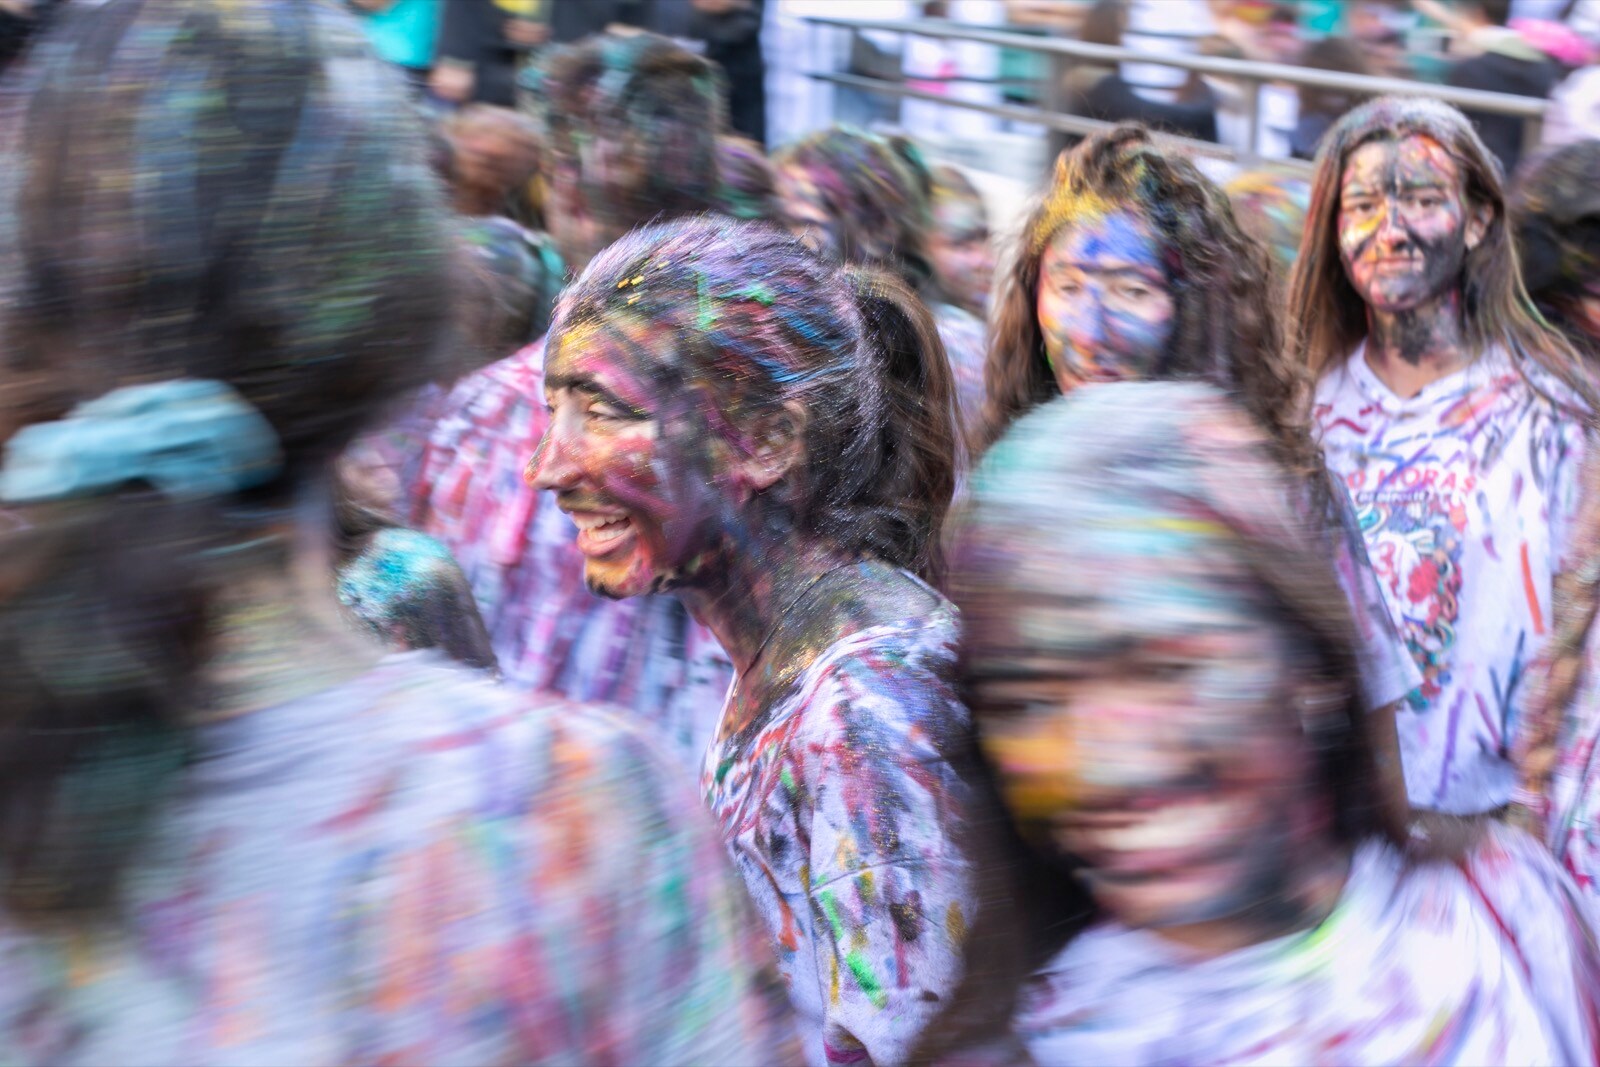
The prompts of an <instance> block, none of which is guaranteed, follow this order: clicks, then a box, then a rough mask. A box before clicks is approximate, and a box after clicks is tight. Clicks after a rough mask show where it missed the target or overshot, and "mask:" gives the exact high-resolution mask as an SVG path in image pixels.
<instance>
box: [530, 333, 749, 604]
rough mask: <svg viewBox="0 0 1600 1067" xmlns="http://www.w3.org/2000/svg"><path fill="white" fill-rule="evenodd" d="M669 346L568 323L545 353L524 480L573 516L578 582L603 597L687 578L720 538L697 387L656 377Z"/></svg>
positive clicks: (656, 337) (709, 444)
mask: <svg viewBox="0 0 1600 1067" xmlns="http://www.w3.org/2000/svg"><path fill="white" fill-rule="evenodd" d="M671 346H672V340H671V338H670V337H667V336H664V335H663V334H662V333H661V332H660V331H654V332H652V331H650V330H648V329H646V328H644V327H642V326H640V325H638V324H636V323H631V322H625V321H615V322H609V323H607V324H605V325H602V326H586V327H581V328H578V329H574V330H570V331H568V332H566V333H565V334H563V335H562V336H560V337H557V338H554V339H553V340H552V343H551V345H550V347H549V349H548V350H547V351H546V353H545V399H546V402H547V404H548V406H549V409H550V422H549V427H548V428H547V429H546V430H545V435H544V438H543V440H541V441H540V442H539V447H538V450H537V451H536V452H535V454H534V457H533V460H532V461H531V462H530V463H529V465H528V479H529V481H530V482H531V483H532V484H533V485H535V486H537V487H538V488H540V489H550V490H553V491H554V492H555V494H556V503H557V505H558V506H559V507H560V508H561V510H562V511H564V512H566V513H567V514H568V515H570V516H571V517H572V519H573V521H574V522H575V523H577V526H578V539H577V546H578V551H579V552H581V553H582V554H583V556H584V560H585V565H584V577H585V579H586V580H587V582H588V584H589V588H590V589H591V590H593V591H594V592H596V593H599V594H601V595H602V596H609V597H616V598H621V597H630V596H639V595H641V594H645V593H655V592H663V591H666V590H669V589H675V588H679V587H681V586H684V585H686V584H690V583H692V582H693V581H694V580H695V578H696V576H697V575H699V574H701V573H702V571H703V568H704V566H705V564H706V562H707V560H708V559H709V558H711V557H712V556H714V555H715V554H716V552H717V550H718V548H719V546H720V545H721V543H722V536H721V535H722V531H723V530H724V529H725V521H724V515H725V512H724V507H723V505H724V503H725V502H724V500H723V497H722V494H721V493H720V491H719V490H718V488H717V485H718V481H719V475H718V471H719V469H720V464H719V457H720V456H721V451H722V450H721V449H720V447H719V445H718V443H717V442H716V441H715V440H714V439H713V438H712V436H711V435H710V434H709V433H707V432H706V428H705V422H704V420H703V419H701V418H699V417H698V416H697V414H696V413H695V412H694V410H693V407H692V396H693V392H694V391H692V390H688V389H670V388H666V387H664V386H663V385H661V384H660V383H661V382H662V381H663V380H664V379H665V378H666V377H668V376H669V375H668V374H664V373H663V371H664V368H665V366H666V365H667V364H668V363H669V362H670V361H671V360H672V359H674V353H673V352H672V351H671Z"/></svg>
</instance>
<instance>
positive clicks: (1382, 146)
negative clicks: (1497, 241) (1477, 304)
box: [1338, 134, 1488, 312]
mask: <svg viewBox="0 0 1600 1067" xmlns="http://www.w3.org/2000/svg"><path fill="white" fill-rule="evenodd" d="M1487 225H1488V214H1487V212H1486V211H1485V210H1484V209H1481V208H1474V207H1473V206H1472V205H1469V204H1468V203H1467V200H1466V195H1465V185H1464V182H1463V179H1462V173H1461V169H1460V167H1459V166H1458V165H1457V163H1456V160H1455V158H1454V157H1453V156H1451V154H1450V153H1449V151H1447V150H1446V149H1445V147H1444V146H1443V145H1441V144H1440V143H1439V142H1438V141H1435V140H1434V139H1433V138H1431V137H1425V136H1422V135H1420V134H1414V135H1412V136H1410V137H1406V138H1404V139H1402V140H1399V141H1369V142H1368V143H1366V144H1364V145H1362V146H1361V147H1359V148H1357V149H1356V150H1355V151H1354V152H1352V153H1350V157H1349V160H1348V161H1347V162H1346V163H1345V167H1344V172H1343V174H1342V175H1341V177H1340V182H1339V219H1338V227H1339V258H1340V260H1341V261H1342V262H1343V264H1344V270H1345V276H1346V277H1347V278H1349V279H1350V284H1351V285H1352V286H1353V287H1354V288H1355V290H1356V292H1358V293H1360V294H1361V299H1362V300H1364V301H1366V303H1367V304H1368V305H1369V306H1370V307H1372V308H1373V309H1375V310H1378V311H1384V312H1398V311H1409V310H1411V309H1414V308H1417V307H1420V306H1422V305H1424V304H1427V303H1428V302H1430V301H1432V300H1435V299H1437V298H1438V297H1440V296H1442V295H1444V294H1445V293H1448V292H1451V291H1453V290H1454V289H1455V288H1456V287H1457V286H1458V285H1460V283H1461V270H1462V265H1463V263H1464V262H1465V260H1466V256H1467V250H1468V249H1469V248H1471V247H1473V246H1475V245H1476V244H1477V243H1478V241H1479V240H1480V239H1482V237H1483V233H1484V230H1485V229H1486V227H1487Z"/></svg>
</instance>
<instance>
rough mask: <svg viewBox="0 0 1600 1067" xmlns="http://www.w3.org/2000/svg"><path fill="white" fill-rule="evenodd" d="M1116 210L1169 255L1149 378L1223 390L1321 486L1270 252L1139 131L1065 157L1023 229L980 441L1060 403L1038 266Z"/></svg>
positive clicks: (996, 337)
mask: <svg viewBox="0 0 1600 1067" xmlns="http://www.w3.org/2000/svg"><path fill="white" fill-rule="evenodd" d="M1109 210H1128V211H1131V212H1133V213H1134V214H1136V215H1138V216H1139V217H1140V218H1141V219H1143V220H1145V222H1146V223H1147V224H1148V225H1149V226H1150V228H1151V230H1152V231H1153V233H1154V236H1155V237H1156V239H1157V241H1158V242H1159V243H1160V244H1162V245H1163V246H1164V252H1165V255H1166V257H1167V262H1168V276H1169V279H1170V280H1169V284H1170V286H1171V288H1172V291H1173V295H1174V298H1175V304H1176V310H1175V319H1176V322H1175V328H1174V331H1173V335H1172V339H1171V341H1170V342H1169V343H1168V346H1167V352H1166V355H1165V357H1164V359H1163V362H1162V363H1161V365H1160V366H1159V367H1158V368H1157V370H1156V373H1155V375H1154V377H1156V378H1157V379H1183V380H1196V381H1207V382H1210V383H1212V384H1213V385H1215V386H1217V387H1219V388H1221V389H1224V390H1226V391H1227V392H1229V393H1230V394H1232V395H1233V396H1234V397H1235V398H1236V399H1237V400H1238V401H1239V402H1240V403H1241V404H1242V405H1243V406H1244V407H1245V409H1246V410H1247V411H1248V412H1249V414H1250V415H1251V416H1252V417H1253V418H1254V419H1255V420H1256V422H1257V423H1258V424H1259V425H1260V426H1261V428H1262V429H1263V430H1265V431H1266V432H1267V434H1268V437H1269V438H1270V439H1271V440H1272V442H1273V446H1274V448H1275V449H1276V451H1277V454H1278V459H1279V460H1280V461H1281V462H1282V463H1283V464H1284V466H1286V467H1287V468H1288V469H1289V470H1292V471H1295V472H1296V473H1299V474H1301V475H1303V476H1305V477H1307V478H1310V479H1311V480H1312V483H1313V484H1314V485H1316V486H1321V484H1322V482H1323V481H1324V479H1323V477H1322V476H1321V472H1322V469H1323V468H1322V460H1321V455H1320V453H1319V451H1318V449H1317V447H1316V444H1315V443H1314V442H1313V440H1312V438H1311V433H1310V429H1309V423H1308V416H1309V412H1308V407H1307V396H1308V390H1307V383H1306V381H1305V375H1304V374H1303V372H1302V371H1300V369H1299V368H1298V367H1296V366H1295V365H1294V364H1292V363H1290V362H1289V361H1288V360H1286V359H1284V357H1283V353H1282V351H1281V347H1280V337H1279V332H1278V320H1277V316H1276V314H1275V313H1274V311H1273V309H1272V307H1271V306H1270V304H1269V302H1268V301H1266V300H1265V299H1263V297H1264V295H1265V294H1267V293H1269V292H1270V291H1271V277H1272V267H1271V260H1270V258H1269V253H1268V252H1267V251H1266V249H1265V248H1264V247H1263V246H1262V245H1261V243H1260V242H1259V241H1256V240H1254V239H1253V238H1251V237H1249V236H1248V235H1246V234H1245V232H1244V231H1243V230H1242V229H1240V227H1239V224H1238V222H1237V221H1235V219H1234V216H1233V209H1232V207H1231V206H1230V205H1229V203H1228V198H1227V196H1225V195H1224V194H1223V192H1222V190H1221V189H1219V188H1217V186H1216V185H1215V184H1213V183H1212V182H1211V181H1210V180H1208V179H1207V178H1206V177H1205V176H1204V175H1202V174H1201V173H1200V172H1199V171H1198V170H1196V169H1195V167H1194V164H1192V163H1190V162H1189V161H1188V160H1187V159H1185V158H1184V157H1182V156H1180V155H1177V154H1175V153H1172V152H1168V151H1166V150H1164V149H1162V148H1161V147H1159V146H1158V145H1157V144H1155V142H1154V141H1152V140H1151V136H1150V134H1149V133H1148V132H1146V131H1145V130H1144V129H1142V128H1141V127H1138V126H1118V127H1116V128H1115V129H1113V130H1108V131H1105V132H1103V133H1097V134H1093V135H1091V136H1089V137H1086V138H1085V139H1084V140H1083V141H1082V142H1081V143H1080V144H1078V145H1077V146H1076V147H1074V148H1071V149H1068V150H1067V151H1065V152H1063V153H1062V154H1061V157H1060V158H1059V159H1057V160H1056V168H1055V175H1054V177H1053V178H1052V180H1051V183H1050V186H1049V188H1048V190H1046V192H1045V195H1044V198H1043V200H1042V201H1041V202H1040V203H1039V205H1038V206H1037V207H1036V208H1034V210H1033V212H1032V214H1030V215H1029V217H1028V219H1027V221H1026V223H1025V224H1024V226H1023V231H1022V238H1021V240H1020V242H1019V243H1018V246H1017V250H1016V253H1015V258H1014V259H1013V260H1012V263H1011V265H1010V269H1009V270H1007V271H1006V272H1005V275H1004V277H1003V279H1002V281H1001V288H1000V294H999V297H998V303H997V308H996V311H995V314H994V320H993V325H992V327H991V329H990V336H989V358H988V364H987V366H986V367H985V372H984V377H985V391H986V394H987V395H986V402H985V411H984V431H985V432H984V438H985V443H989V442H993V441H994V440H996V439H997V438H998V437H999V436H1000V435H1001V434H1003V433H1004V432H1005V431H1006V429H1007V427H1009V426H1010V424H1011V423H1012V422H1014V421H1015V420H1016V419H1017V418H1018V417H1019V416H1021V415H1023V414H1024V413H1026V412H1027V411H1028V410H1030V409H1031V408H1034V407H1036V406H1037V405H1039V404H1042V403H1044V402H1045V401H1047V400H1049V399H1050V398H1052V397H1054V396H1057V395H1059V393H1060V389H1059V388H1058V386H1057V384H1056V378H1055V374H1054V372H1053V371H1052V370H1051V368H1050V363H1049V361H1048V359H1047V358H1046V355H1045V344H1044V333H1043V330H1042V329H1041V328H1040V325H1039V316H1038V294H1039V270H1040V264H1041V263H1042V262H1043V259H1044V253H1045V249H1046V248H1047V246H1048V245H1049V244H1050V242H1051V240H1052V239H1053V238H1054V237H1055V236H1056V234H1057V233H1059V232H1060V231H1061V229H1062V227H1064V226H1067V225H1070V224H1071V223H1072V222H1073V220H1074V219H1075V218H1079V217H1083V216H1085V215H1086V214H1089V213H1093V212H1102V211H1109ZM1319 491H1320V490H1319Z"/></svg>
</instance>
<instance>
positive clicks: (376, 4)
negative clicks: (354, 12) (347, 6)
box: [350, 0, 395, 15]
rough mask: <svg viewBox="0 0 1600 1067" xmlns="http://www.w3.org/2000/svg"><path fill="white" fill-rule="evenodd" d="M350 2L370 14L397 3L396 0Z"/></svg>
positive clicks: (352, 0)
mask: <svg viewBox="0 0 1600 1067" xmlns="http://www.w3.org/2000/svg"><path fill="white" fill-rule="evenodd" d="M350 2H351V3H352V4H354V5H355V6H356V7H359V8H360V9H361V10H362V11H365V12H366V13H367V14H369V15H376V14H377V13H378V12H380V11H387V10H389V9H390V8H391V7H393V6H394V5H395V0H350Z"/></svg>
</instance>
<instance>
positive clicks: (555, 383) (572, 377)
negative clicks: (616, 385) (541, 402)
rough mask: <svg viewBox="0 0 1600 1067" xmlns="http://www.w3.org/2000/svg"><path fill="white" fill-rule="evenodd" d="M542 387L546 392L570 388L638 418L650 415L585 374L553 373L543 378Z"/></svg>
mask: <svg viewBox="0 0 1600 1067" xmlns="http://www.w3.org/2000/svg"><path fill="white" fill-rule="evenodd" d="M544 388H545V392H547V393H548V392H553V391H555V390H558V389H570V390H572V391H573V392H575V393H584V394H586V395H588V396H590V397H593V398H594V399H595V400H598V401H600V402H601V403H603V404H610V405H611V406H613V407H616V408H621V409H622V410H623V411H626V412H628V413H629V414H631V415H636V416H638V417H639V418H649V417H650V413H649V412H647V411H645V410H643V409H642V408H640V407H639V406H638V405H636V404H630V403H628V402H627V401H626V400H624V399H622V398H621V397H620V396H618V395H617V394H616V393H613V392H612V391H611V390H609V389H607V388H606V387H605V386H603V385H601V384H600V383H599V382H597V381H595V380H594V379H593V378H591V377H589V376H588V375H586V374H553V375H550V376H548V377H546V378H545V380H544Z"/></svg>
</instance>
